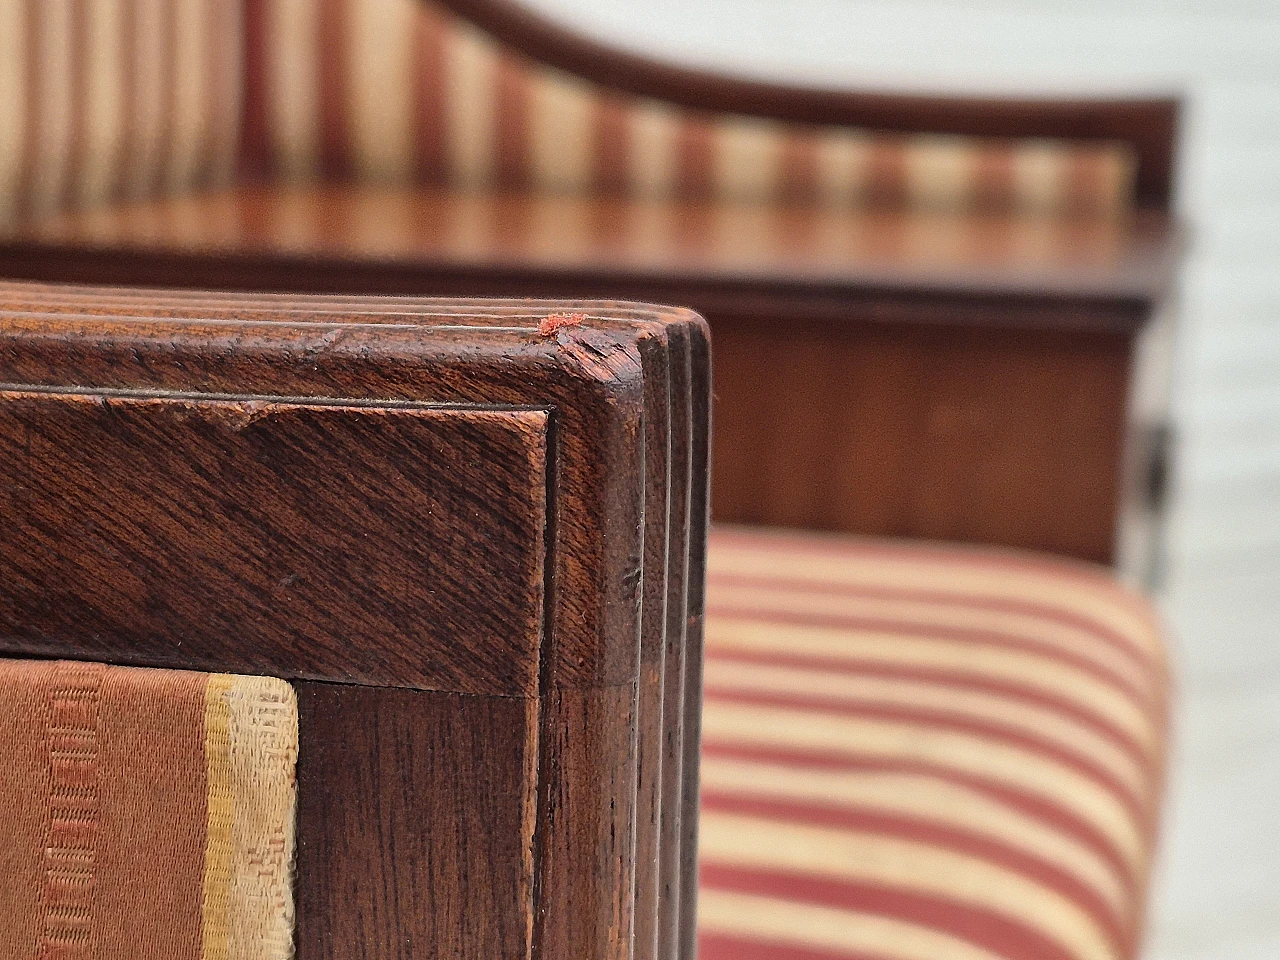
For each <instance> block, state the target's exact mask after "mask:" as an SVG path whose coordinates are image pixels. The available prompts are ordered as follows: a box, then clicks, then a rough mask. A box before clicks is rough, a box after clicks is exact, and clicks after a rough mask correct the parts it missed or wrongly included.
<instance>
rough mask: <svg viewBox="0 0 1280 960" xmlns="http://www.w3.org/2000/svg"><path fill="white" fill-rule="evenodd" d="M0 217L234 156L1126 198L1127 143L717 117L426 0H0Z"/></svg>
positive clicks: (584, 178)
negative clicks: (611, 82)
mask: <svg viewBox="0 0 1280 960" xmlns="http://www.w3.org/2000/svg"><path fill="white" fill-rule="evenodd" d="M0 102H3V103H4V104H5V106H6V108H5V109H4V110H3V111H0V223H2V222H4V221H5V220H6V219H11V218H13V217H14V216H17V215H20V214H24V213H36V214H38V213H41V212H44V211H47V210H50V209H55V208H58V207H66V206H73V205H75V206H78V205H85V204H90V203H96V202H101V201H106V200H111V199H115V198H130V199H134V198H140V197H146V196H152V195H161V194H176V193H185V192H189V191H191V190H192V189H195V188H198V187H202V186H205V185H209V184H216V183H221V182H224V181H226V180H228V179H230V178H232V177H234V176H235V175H236V174H237V173H240V174H252V175H255V176H261V175H264V174H265V175H269V176H271V177H273V178H276V179H283V180H292V181H303V180H309V179H314V178H318V177H327V178H343V179H348V178H354V179H357V180H362V181H366V182H381V183H395V182H398V183H405V182H430V183H436V184H444V185H453V186H458V187H475V188H492V187H498V188H519V189H534V190H543V191H555V192H571V193H574V192H576V193H582V192H596V191H606V192H611V193H615V194H620V195H624V196H637V197H650V198H667V197H683V198H688V197H693V198H715V199H727V200H741V201H750V202H775V201H787V202H795V201H799V202H807V203H812V204H820V205H827V206H831V207H836V208H852V207H856V206H859V205H864V204H868V203H887V204H893V205H896V206H904V205H905V206H909V207H914V208H922V209H924V208H947V209H966V208H970V207H975V206H980V207H988V208H997V209H1003V210H1016V211H1023V212H1050V213H1052V212H1061V211H1064V210H1071V211H1089V212H1102V213H1108V212H1115V211H1118V210H1122V209H1125V208H1127V207H1128V206H1129V204H1130V202H1131V195H1132V181H1133V172H1134V171H1133V158H1132V157H1131V156H1130V154H1129V152H1128V151H1127V150H1126V149H1125V148H1124V147H1122V146H1120V145H1118V144H1115V145H1111V144H1101V145H1097V144H1095V145H1090V144H1084V143H1071V142H1067V141H1048V140H1024V141H1020V142H1016V143H1008V142H1003V141H1000V142H997V141H991V140H982V139H978V138H964V137H944V136H927V135H920V136H911V137H899V136H890V135H885V134H872V133H868V132H866V131H859V130H853V129H843V128H809V127H802V126H798V125H794V124H785V123H777V122H769V121H763V120H758V119H752V118H748V117H741V116H729V115H718V116H713V115H703V114H698V113H693V112H690V111H687V110H682V109H676V108H673V107H670V106H668V105H665V104H663V103H660V102H657V101H651V100H644V99H640V98H634V97H629V96H618V95H614V94H611V93H609V92H608V91H606V90H602V89H601V88H599V87H597V86H595V85H593V84H591V83H587V82H584V81H582V80H580V79H577V78H575V77H572V76H570V75H568V74H565V73H563V72H561V71H558V70H555V69H552V68H549V67H544V66H541V65H538V64H535V63H532V62H530V61H528V60H526V59H524V58H523V57H521V56H519V55H516V54H513V53H512V52H510V51H508V50H505V49H504V48H502V47H500V46H499V45H498V44H497V43H496V42H494V41H493V40H491V39H490V38H489V37H488V36H487V35H485V34H483V33H481V32H480V31H479V30H478V29H476V28H474V27H472V26H470V25H469V24H467V23H464V22H461V21H459V20H458V19H457V18H456V17H454V16H453V15H452V14H449V13H448V12H446V11H444V10H443V9H442V8H440V7H439V6H436V5H433V4H431V3H429V2H423V0H0Z"/></svg>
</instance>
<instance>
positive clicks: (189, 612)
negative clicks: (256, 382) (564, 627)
mask: <svg viewBox="0 0 1280 960" xmlns="http://www.w3.org/2000/svg"><path fill="white" fill-rule="evenodd" d="M548 418H549V414H548V413H547V412H546V411H534V410H525V411H497V410H457V409H439V408H434V409H433V408H431V407H424V406H421V405H413V404H399V405H394V406H392V405H374V404H366V405H358V404H352V403H347V402H344V403H341V404H337V403H329V404H317V403H298V402H289V401H280V400H265V399H249V398H239V399H231V398H222V397H219V398H211V397H207V396H205V397H201V396H198V395H189V396H181V395H168V396H160V395H156V394H155V393H147V394H130V393H125V392H119V391H100V390H99V391H84V392H74V393H61V392H33V391H31V390H19V389H14V390H6V389H2V388H0V515H3V516H4V518H5V551H4V553H3V555H2V556H0V650H4V651H7V652H10V653H24V654H52V653H57V654H58V655H62V656H65V655H67V653H68V652H70V651H69V650H68V638H72V637H74V638H75V639H76V645H75V649H74V653H75V655H77V656H81V657H90V658H93V659H99V660H109V661H111V662H115V663H148V664H151V665H156V666H172V667H182V668H188V669H189V668H199V669H209V670H229V669H234V670H235V671H236V672H240V673H268V674H277V675H279V674H283V675H286V676H289V677H298V678H311V679H323V680H338V681H348V682H361V683H373V684H382V685H390V686H409V687H416V688H420V689H440V690H457V691H462V692H468V693H493V694H505V695H508V696H521V695H523V696H532V695H534V694H536V692H537V686H538V669H539V668H538V648H539V643H540V639H541V629H542V619H543V609H542V585H543V569H542V560H543V550H542V543H541V536H542V531H543V529H544V527H545V525H546V496H547V488H546V470H545V461H546V456H547V449H546V431H547V426H548ZM477 554H481V555H483V556H485V557H486V558H488V562H490V563H492V564H494V565H495V566H496V567H499V568H500V569H501V570H502V571H503V574H502V576H501V577H500V578H497V579H496V580H495V581H493V582H490V583H488V584H486V585H485V587H484V589H483V590H478V589H477V588H476V584H475V582H474V581H475V577H476V562H475V558H476V555H477ZM231 637H234V638H235V645H234V647H233V648H229V646H228V638H231Z"/></svg>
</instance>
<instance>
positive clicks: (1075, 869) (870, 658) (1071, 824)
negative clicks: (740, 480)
mask: <svg viewBox="0 0 1280 960" xmlns="http://www.w3.org/2000/svg"><path fill="white" fill-rule="evenodd" d="M1167 690H1168V687H1167V675H1166V669H1165V663H1164V658H1163V654H1162V649H1161V639H1160V631H1159V628H1158V625H1157V622H1156V619H1155V617H1154V615H1153V613H1152V611H1151V610H1150V608H1149V607H1148V606H1147V605H1146V604H1145V603H1144V602H1143V601H1142V600H1141V599H1139V598H1138V597H1136V596H1133V595H1131V594H1129V593H1128V592H1126V591H1125V590H1123V589H1122V588H1120V587H1118V586H1117V585H1115V584H1114V583H1113V582H1112V581H1111V580H1110V579H1108V578H1107V576H1106V575H1105V574H1104V573H1103V572H1101V571H1100V570H1097V569H1095V568H1092V567H1088V566H1084V565H1081V564H1077V563H1074V562H1070V561H1058V560H1054V559H1050V558H1045V557H1039V556H1035V555H1030V554H1017V553H1013V552H1002V551H988V550H979V549H969V548H962V547H945V546H935V545H912V544H896V543H891V542H887V541H876V540H863V539H844V538H837V537H824V536H821V535H804V536H802V535H793V534H779V533H757V532H748V531H745V530H720V531H718V532H716V533H715V534H714V535H713V538H712V546H711V551H710V582H709V587H708V609H707V661H706V707H705V711H704V719H703V724H704V728H703V729H704V746H703V767H702V784H703V786H702V790H703V795H702V826H701V834H702V839H701V848H700V849H701V858H702V882H701V888H700V893H699V897H700V905H699V923H700V935H701V953H700V960H730V958H732V960H765V958H768V960H819V958H822V960H827V958H830V960H836V958H845V960H851V958H856V960H873V958H874V960H1128V958H1132V957H1133V956H1134V954H1135V949H1136V943H1137V939H1138V935H1139V933H1140V928H1141V923H1142V912H1143V901H1144V893H1145V888H1146V883H1147V875H1148V870H1149V868H1150V864H1151V855H1152V844H1153V835H1154V829H1155V819H1156V810H1157V806H1158V799H1159V797H1158V795H1159V792H1160V785H1161V773H1162V769H1163V763H1164V748H1165V710H1166V697H1167Z"/></svg>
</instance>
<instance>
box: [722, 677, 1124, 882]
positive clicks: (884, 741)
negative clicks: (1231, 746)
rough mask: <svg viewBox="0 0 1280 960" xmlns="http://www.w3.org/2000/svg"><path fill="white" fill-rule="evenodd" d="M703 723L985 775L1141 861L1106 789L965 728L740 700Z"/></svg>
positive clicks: (741, 734) (753, 741) (788, 745)
mask: <svg viewBox="0 0 1280 960" xmlns="http://www.w3.org/2000/svg"><path fill="white" fill-rule="evenodd" d="M702 730H703V735H704V738H705V739H706V740H707V741H708V742H715V743H720V744H737V745H744V746H764V747H772V748H778V749H784V750H819V751H826V752H834V753H839V754H856V755H869V756H873V757H880V758H889V759H902V760H914V761H918V762H924V763H929V764H932V765H934V766H937V767H939V768H941V769H944V770H954V771H957V772H960V773H967V774H972V775H976V776H982V777H987V778H990V779H992V780H995V781H997V782H999V783H1002V784H1005V785H1007V786H1010V787H1014V788H1016V789H1018V790H1020V791H1023V792H1025V793H1027V794H1029V795H1031V796H1035V797H1040V798H1042V799H1044V800H1047V801H1049V802H1051V803H1055V804H1062V805H1065V806H1066V807H1067V808H1069V809H1071V810H1072V811H1074V812H1075V813H1076V815H1077V816H1080V817H1082V818H1083V819H1085V820H1086V821H1088V822H1089V823H1091V824H1093V826H1094V827H1095V828H1096V829H1098V830H1099V831H1100V832H1101V833H1102V834H1103V835H1104V836H1106V837H1107V838H1108V839H1109V840H1110V841H1111V842H1112V843H1113V844H1115V846H1116V848H1117V849H1118V850H1119V851H1120V852H1121V854H1123V856H1124V857H1125V859H1126V860H1127V862H1129V863H1130V864H1132V865H1133V866H1134V868H1135V869H1138V868H1139V867H1141V865H1142V864H1143V863H1144V861H1145V855H1146V843H1145V842H1144V840H1143V836H1142V830H1141V828H1140V826H1139V825H1138V824H1137V823H1136V822H1135V821H1134V818H1133V816H1132V815H1131V814H1130V812H1129V810H1128V809H1127V808H1126V807H1125V806H1124V804H1122V803H1121V802H1120V800H1119V799H1118V798H1117V797H1116V796H1115V795H1114V794H1113V793H1111V791H1109V790H1107V789H1106V788H1105V787H1103V786H1101V785H1099V784H1098V783H1097V782H1096V781H1094V780H1092V779H1090V778H1089V777H1086V776H1084V775H1083V774H1080V773H1078V772H1076V771H1075V770H1073V769H1072V768H1070V767H1067V766H1065V765H1063V764H1060V763H1058V762H1056V761H1054V760H1051V759H1049V758H1047V757H1043V756H1040V755H1038V754H1036V753H1034V752H1033V751H1030V750H1023V749H1020V748H1018V747H1014V746H1009V745H1007V744H1004V743H998V742H995V741H992V740H988V739H985V738H983V737H979V736H976V735H973V734H969V733H958V732H955V731H951V730H941V729H938V728H936V727H929V726H926V725H922V724H911V723H898V722H890V721H885V720H865V719H857V718H851V717H833V716H829V715H824V714H816V713H808V712H805V711H802V710H784V709H779V708H775V707H744V706H739V705H737V704H727V703H720V702H717V701H710V702H708V703H707V705H706V707H705V709H704V710H703V718H702Z"/></svg>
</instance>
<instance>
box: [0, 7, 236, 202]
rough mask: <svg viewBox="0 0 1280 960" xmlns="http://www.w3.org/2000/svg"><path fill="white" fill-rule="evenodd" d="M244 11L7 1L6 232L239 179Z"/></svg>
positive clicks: (3, 10)
mask: <svg viewBox="0 0 1280 960" xmlns="http://www.w3.org/2000/svg"><path fill="white" fill-rule="evenodd" d="M242 2H243V0H0V104H3V109H0V223H3V222H4V221H5V220H6V219H9V218H11V217H13V216H16V215H19V214H23V213H34V214H39V213H42V212H45V211H48V210H51V209H56V208H62V207H67V206H79V205H85V204H91V203H96V202H101V201H105V200H111V199H118V198H128V199H136V198H142V197H148V196H160V195H169V194H173V193H179V192H186V191H188V190H190V189H192V188H194V187H197V186H201V185H206V184H212V183H218V182H224V181H227V180H229V179H230V177H231V175H232V173H233V171H234V169H235V165H236V160H237V153H236V152H237V149H238V137H239V129H240V122H239V113H240V103H241V99H242V96H243V87H242V84H241V78H242V75H243V74H242V70H241V59H242V49H243V31H242V27H241V20H242V11H241V3H242Z"/></svg>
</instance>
